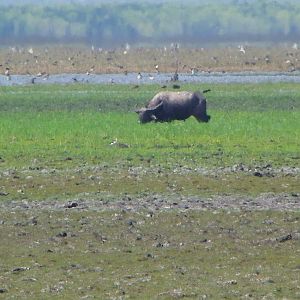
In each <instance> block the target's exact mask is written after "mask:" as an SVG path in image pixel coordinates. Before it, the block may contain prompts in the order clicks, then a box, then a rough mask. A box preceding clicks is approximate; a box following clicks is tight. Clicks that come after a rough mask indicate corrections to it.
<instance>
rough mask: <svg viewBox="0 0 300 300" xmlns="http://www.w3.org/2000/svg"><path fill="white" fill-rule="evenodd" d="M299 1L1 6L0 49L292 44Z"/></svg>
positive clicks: (299, 32)
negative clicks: (63, 44) (141, 44)
mask: <svg viewBox="0 0 300 300" xmlns="http://www.w3.org/2000/svg"><path fill="white" fill-rule="evenodd" d="M299 39H300V1H291V0H290V1H286V2H285V1H271V0H261V1H250V0H249V1H241V0H232V1H229V2H228V1H227V2H226V3H225V2H222V1H221V2H219V1H208V2H207V3H206V4H203V2H201V3H200V4H195V3H189V4H180V3H179V2H174V3H172V2H171V3H170V2H167V3H160V4H157V3H156V4H151V3H149V2H144V3H143V2H137V3H130V4H125V3H121V4H117V3H112V4H98V5H96V4H93V5H83V4H80V3H73V4H65V5H38V4H32V5H21V6H20V5H18V6H11V5H10V6H3V7H1V10H0V44H2V45H3V44H12V43H13V44H18V43H32V42H72V43H73V42H85V43H92V44H94V45H95V46H96V45H97V46H99V47H106V46H111V45H120V44H122V43H126V42H128V43H135V42H145V43H163V42H171V41H173V42H189V43H203V42H214V41H251V40H252V41H253V40H254V41H274V40H275V41H287V40H290V41H298V40H299Z"/></svg>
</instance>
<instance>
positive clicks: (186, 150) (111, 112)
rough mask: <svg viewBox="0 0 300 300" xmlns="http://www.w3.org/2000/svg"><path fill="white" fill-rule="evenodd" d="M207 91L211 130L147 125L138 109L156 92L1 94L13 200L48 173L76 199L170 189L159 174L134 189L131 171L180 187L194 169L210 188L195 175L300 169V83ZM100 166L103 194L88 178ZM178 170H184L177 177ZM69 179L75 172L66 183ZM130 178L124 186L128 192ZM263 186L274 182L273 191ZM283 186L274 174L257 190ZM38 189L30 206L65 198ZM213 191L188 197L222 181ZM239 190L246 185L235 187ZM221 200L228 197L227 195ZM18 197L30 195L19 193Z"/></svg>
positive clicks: (149, 88)
mask: <svg viewBox="0 0 300 300" xmlns="http://www.w3.org/2000/svg"><path fill="white" fill-rule="evenodd" d="M206 88H208V86H205V85H203V86H199V85H184V86H182V89H187V90H198V89H200V90H201V89H206ZM209 88H211V89H212V92H210V93H209V94H207V99H208V113H209V114H210V115H211V117H212V119H211V122H209V123H208V124H201V123H198V122H197V121H196V120H195V119H194V118H190V119H188V120H187V121H186V122H180V121H175V122H172V123H158V124H153V123H151V124H145V125H141V124H139V123H138V117H137V115H136V114H135V113H134V109H135V108H136V107H141V106H143V105H144V104H145V103H146V102H147V100H148V99H150V98H151V97H152V96H153V95H154V94H155V93H156V92H158V91H159V90H161V88H160V87H159V86H156V85H144V86H140V87H139V88H134V87H132V86H126V85H91V86H90V85H88V86H87V85H68V86H59V85H53V86H52V85H49V86H24V87H1V93H0V111H1V113H0V114H1V118H0V130H1V136H0V144H1V149H0V157H1V160H0V164H1V170H3V171H5V170H13V173H16V172H17V173H19V174H18V175H17V176H16V177H17V178H15V180H13V181H9V180H6V181H4V183H2V186H3V189H4V190H6V191H9V194H10V196H9V195H8V197H16V196H17V193H16V190H20V188H16V186H20V185H22V182H23V181H24V178H25V177H26V176H33V177H34V179H33V182H35V180H36V181H37V182H36V183H37V184H38V185H43V186H45V182H43V181H46V182H48V176H50V175H49V174H48V173H49V172H50V170H56V174H55V178H59V179H58V180H59V182H64V183H65V184H66V186H64V187H63V189H64V190H67V191H68V190H69V193H71V195H73V196H74V195H76V193H80V192H85V191H89V190H90V191H91V190H92V191H98V189H100V191H101V190H105V191H110V192H112V193H117V194H119V193H120V192H122V191H123V192H125V191H126V193H130V192H133V193H139V191H140V190H141V189H142V190H143V189H145V190H151V189H153V186H154V187H155V188H154V191H157V192H164V191H165V188H166V186H165V184H161V180H162V178H161V176H157V173H156V174H154V176H146V175H144V176H143V180H141V183H140V185H139V187H138V188H137V187H136V184H135V181H134V179H132V178H128V169H129V168H144V169H145V170H148V172H149V174H151V173H153V172H154V173H155V172H156V171H157V168H159V169H160V172H162V173H163V174H168V175H169V176H171V177H172V176H173V177H174V180H175V179H176V181H179V183H178V185H179V186H182V187H183V186H184V185H186V181H188V180H187V178H186V176H185V174H184V173H185V172H186V171H185V170H189V173H190V175H191V176H194V177H195V180H196V181H200V182H203V178H202V175H203V174H201V172H200V173H199V172H197V170H198V169H203V168H206V169H209V170H210V169H214V170H215V169H222V168H226V167H232V166H237V165H242V166H247V167H248V169H250V170H253V172H254V170H255V168H257V167H263V166H271V167H272V168H275V169H280V168H281V167H289V168H294V167H299V159H300V154H299V149H300V130H299V128H300V102H299V100H298V99H299V96H300V88H299V86H298V85H296V84H287V83H285V84H261V85H251V84H242V85H214V86H209ZM95 166H96V167H98V169H97V170H100V169H101V170H102V171H103V170H105V175H103V176H102V174H101V177H102V180H101V183H99V186H98V185H97V184H95V182H90V183H87V182H86V180H85V178H87V177H89V176H93V175H94V173H95V172H96V171H95ZM80 168H81V169H82V172H86V174H85V175H86V176H83V178H82V179H81V180H83V182H84V183H85V184H82V185H81V184H78V185H77V186H76V188H74V185H75V182H77V181H78V178H77V175H76V174H77V173H76V172H75V170H77V169H80ZM177 169H178V170H179V171H178V172H177V174H174V173H175V172H174V170H177ZM42 170H44V171H42ZM151 170H152V171H151ZM153 170H156V171H153ZM43 172H44V173H43ZM100 172H101V171H100ZM31 173H32V174H31ZM71 173H75V174H72V176H71V177H72V178H71V179H70V178H69V179H68V180H67V178H68V177H70V174H71ZM41 174H42V176H41ZM227 175H228V174H227ZM12 176H13V175H12ZM45 176H46V179H45V180H43V177H45ZM73 176H75V177H74V178H73ZM228 176H229V175H228ZM234 176H235V175H234ZM175 177H176V178H175ZM124 178H127V179H126V180H125V182H127V183H125V185H124ZM155 178H156V179H155ZM241 178H242V179H241ZM241 178H239V180H241V181H242V182H243V181H244V183H245V185H242V186H243V189H242V190H246V191H250V190H252V191H253V192H254V193H255V189H253V186H252V184H249V183H247V182H249V180H248V177H247V176H246V177H243V176H242V177H241ZM106 180H107V181H108V182H111V181H112V180H113V182H115V184H114V185H113V187H111V186H109V187H108V186H106V184H105V182H106ZM230 180H231V181H236V180H232V179H230ZM254 180H256V178H255V179H254ZM266 180H267V181H268V182H269V183H268V184H267V185H266V183H265V182H264V181H266ZM278 180H279V179H278V178H277V176H275V178H273V180H272V178H269V177H267V178H262V180H260V182H263V183H264V184H262V186H264V185H266V188H265V189H261V188H259V185H257V187H258V190H257V191H256V193H261V192H264V191H265V192H267V191H268V188H271V187H272V188H271V190H273V189H274V191H276V192H280V191H284V189H283V190H282V188H281V186H282V185H286V182H285V181H287V179H286V177H284V176H282V177H281V178H280V180H279V181H281V180H282V181H283V182H282V184H280V185H279V184H278ZM288 180H290V184H289V185H288V186H289V187H288V188H286V189H287V190H290V189H291V191H292V190H294V189H295V185H296V182H295V185H294V184H293V181H296V179H295V178H289V179H288ZM14 181H15V184H13V182H14ZM40 181H42V182H40ZM168 181H171V179H168ZM25 182H26V181H25ZM155 182H157V184H155ZM32 185H33V187H34V188H32V189H30V188H28V189H27V190H28V192H29V193H30V194H29V195H28V196H30V198H31V197H34V198H35V197H38V198H44V197H45V196H46V195H48V196H51V195H52V193H53V195H57V194H58V195H59V194H60V188H59V187H57V186H56V188H54V191H53V192H50V191H48V189H47V188H44V189H43V190H41V191H38V190H36V188H35V186H36V185H35V184H34V183H32ZM208 185H209V186H210V187H209V188H208V189H207V188H205V189H203V190H202V189H201V184H200V187H199V188H198V189H197V190H196V191H195V189H194V188H193V187H191V188H190V189H188V190H189V191H190V192H191V193H194V192H195V193H199V190H200V191H201V190H202V192H205V193H206V192H207V191H208V193H209V192H211V193H218V192H219V191H218V189H219V187H218V183H217V182H214V180H211V183H209V184H208ZM239 185H240V182H239V183H238V184H237V187H238V186H239ZM273 185H274V186H273ZM46 186H47V184H46ZM255 186H256V185H255ZM129 187H131V188H129ZM155 189H156V190H155ZM30 190H32V191H31V192H30ZM114 190H115V191H114ZM220 192H230V191H229V190H228V187H227V188H226V189H225V187H224V190H222V189H221V191H220ZM31 193H34V194H31ZM39 193H41V194H39ZM18 196H19V197H24V195H23V194H22V193H21V195H18Z"/></svg>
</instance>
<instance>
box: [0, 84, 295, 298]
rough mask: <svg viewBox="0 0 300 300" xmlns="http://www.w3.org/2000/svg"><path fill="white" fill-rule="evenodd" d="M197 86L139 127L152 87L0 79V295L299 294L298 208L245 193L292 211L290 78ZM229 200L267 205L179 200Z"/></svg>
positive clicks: (155, 89)
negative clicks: (196, 109) (195, 95)
mask: <svg viewBox="0 0 300 300" xmlns="http://www.w3.org/2000/svg"><path fill="white" fill-rule="evenodd" d="M207 88H210V89H211V90H212V91H211V92H210V93H208V94H207V101H208V114H210V115H211V121H210V122H209V123H207V124H202V123H198V122H197V121H196V120H195V119H194V118H190V119H188V120H187V121H186V122H179V121H174V122H171V123H158V124H154V123H152V124H145V125H141V124H139V123H138V117H137V115H136V114H135V113H134V109H135V108H136V107H140V106H143V105H144V104H145V103H146V101H147V100H149V99H150V98H151V97H152V96H153V95H154V94H155V93H156V92H158V91H160V90H161V88H160V86H157V85H143V86H139V87H138V88H136V87H134V86H128V85H114V84H111V85H80V84H74V85H67V86H63V85H42V86H41V85H31V86H22V87H0V132H1V134H0V240H1V243H0V299H20V298H22V299H178V298H186V299H248V298H253V299H299V297H300V289H299V240H300V233H299V218H300V215H299V211H295V210H293V209H289V208H285V209H284V211H280V210H279V209H278V207H277V206H276V205H277V204H276V203H275V202H276V201H273V202H272V201H271V200H270V199H271V198H264V197H263V196H262V197H260V198H255V197H258V196H260V195H264V194H265V193H268V194H269V193H271V194H274V195H279V196H278V197H279V198H278V199H279V200H280V201H279V202H280V203H283V204H284V203H285V202H288V199H291V200H292V201H293V203H294V207H296V206H297V201H299V200H298V199H299V193H300V187H299V167H300V151H299V149H300V101H299V99H300V86H299V85H297V84H290V83H278V84H271V83H269V84H255V85H254V84H230V85H225V84H224V85H221V84H216V85H210V86H207V85H195V84H182V85H181V89H182V90H183V89H184V90H204V89H207ZM297 170H298V171H297ZM237 195H238V196H240V197H241V199H242V202H243V203H248V202H249V203H252V202H256V201H257V202H258V201H259V200H257V199H260V200H261V201H264V202H265V203H266V204H267V207H268V208H269V209H263V210H262V209H259V208H258V209H254V210H252V209H249V208H248V209H247V207H246V206H245V207H244V208H243V206H242V208H236V209H228V208H226V205H225V206H220V207H219V206H218V208H217V209H213V208H210V206H209V205H208V206H207V207H206V208H205V209H200V210H197V209H193V208H192V207H190V208H189V207H188V206H187V207H184V208H183V207H182V206H180V202H181V201H184V199H189V197H192V198H193V197H196V198H197V199H198V200H199V199H200V200H202V199H207V201H208V204H209V201H211V202H214V201H216V200H215V198H214V197H215V196H219V197H225V196H226V197H227V198H226V199H229V198H228V197H231V196H237ZM164 197H167V199H169V200H167V201H165V200H161V201H160V199H163V198H164ZM168 197H169V198H168ZM184 197H186V198H184ZM249 197H250V198H249ZM251 197H252V198H251ZM286 197H289V198H286ZM249 199H250V200H249ZM251 199H254V200H251ZM11 200H13V201H11ZM32 200H33V201H32ZM89 201H91V203H95V205H96V208H94V207H93V206H91V207H90V208H89V205H90V202H89ZM93 201H95V202H93ZM113 201H115V202H117V203H121V204H122V203H125V205H126V203H127V204H128V203H133V207H134V203H136V205H137V204H140V205H141V207H143V209H136V210H134V209H133V210H130V209H124V208H122V206H120V207H119V209H113V210H111V209H107V208H106V204H107V203H108V204H109V203H110V202H113ZM118 201H119V202H118ZM164 201H165V202H164ZM232 201H235V200H232ZM247 201H248V202H247ZM152 202H153V203H154V202H155V203H158V204H159V205H158V206H154V207H156V208H154V209H153V208H152V207H153V206H152ZM28 203H35V204H34V205H35V206H34V208H30V206H28ZM43 203H44V204H45V206H43ZM49 203H50V204H51V205H52V206H51V205H50V206H49ZM78 203H83V204H84V205H86V208H84V207H81V206H80V205H79V206H78V207H77V208H76V205H78ZM160 203H162V204H160ZM186 203H188V204H189V202H186ZM216 203H217V202H216ZM274 203H275V204H274ZM98 204H99V205H101V204H103V208H101V207H102V206H99V207H100V208H97V205H98ZM225 204H226V203H225ZM47 205H48V206H47ZM176 205H177V207H178V208H177V209H176V208H172V209H168V207H174V206H176ZM258 205H259V203H258ZM253 207H255V203H254V206H253ZM285 207H286V206H285Z"/></svg>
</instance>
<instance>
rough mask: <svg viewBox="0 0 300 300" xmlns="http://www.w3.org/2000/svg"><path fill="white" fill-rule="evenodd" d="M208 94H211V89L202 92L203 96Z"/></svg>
mask: <svg viewBox="0 0 300 300" xmlns="http://www.w3.org/2000/svg"><path fill="white" fill-rule="evenodd" d="M208 92H211V89H207V90H204V91H202V93H203V94H205V93H208Z"/></svg>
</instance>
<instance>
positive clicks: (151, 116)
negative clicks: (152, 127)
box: [135, 102, 163, 123]
mask: <svg viewBox="0 0 300 300" xmlns="http://www.w3.org/2000/svg"><path fill="white" fill-rule="evenodd" d="M162 107H163V103H162V102H161V103H159V104H158V105H156V106H154V107H143V108H141V109H138V110H136V111H135V112H136V113H137V114H138V115H139V118H140V122H141V123H148V122H151V121H156V120H157V117H156V114H157V113H158V112H159V111H161V109H162Z"/></svg>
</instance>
